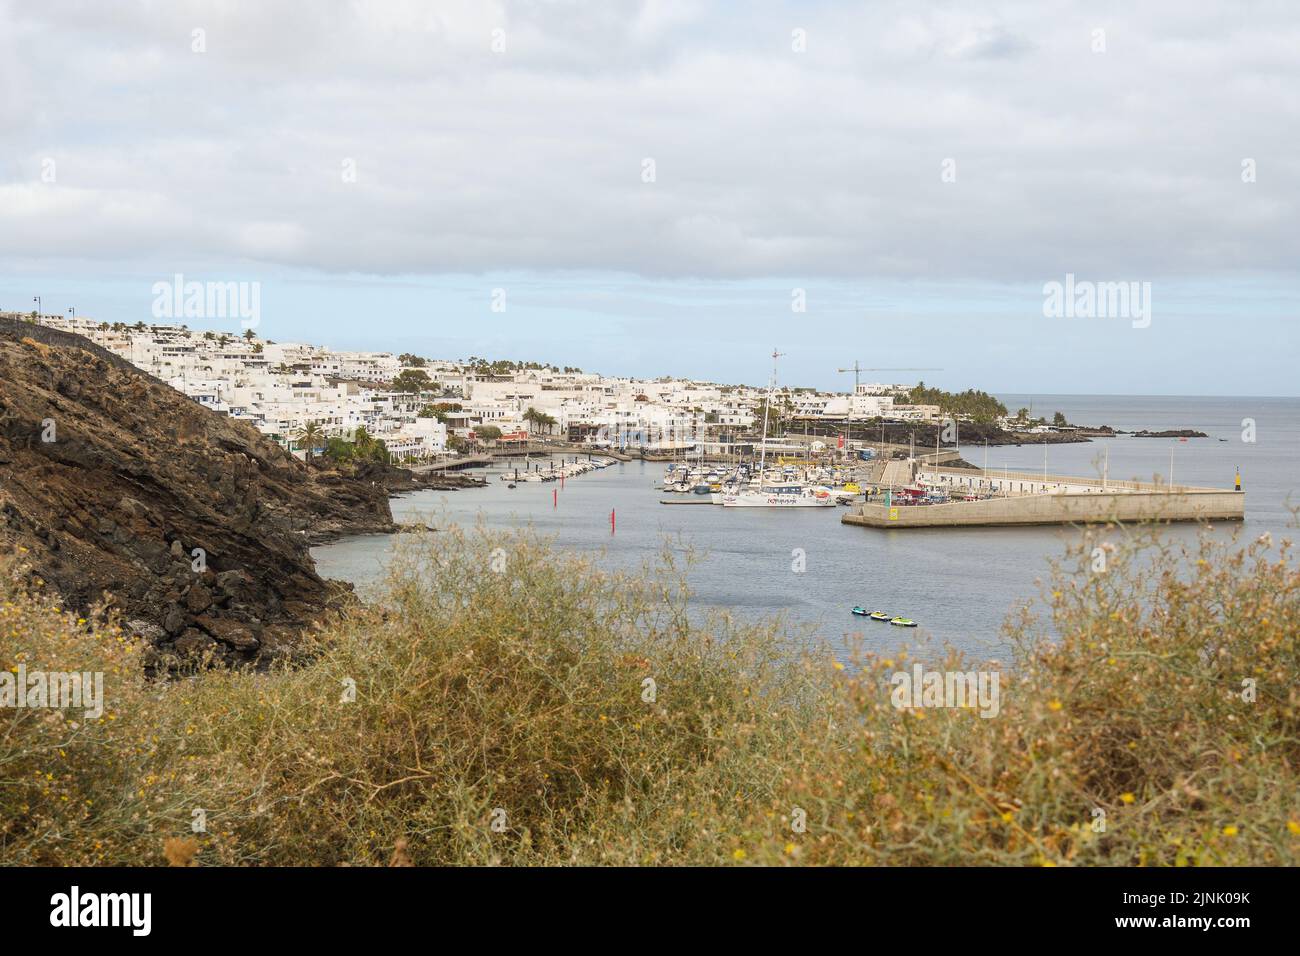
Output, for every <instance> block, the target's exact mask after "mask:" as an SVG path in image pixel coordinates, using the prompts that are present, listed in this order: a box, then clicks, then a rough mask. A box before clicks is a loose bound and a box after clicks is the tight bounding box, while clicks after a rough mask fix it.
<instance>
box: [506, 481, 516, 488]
mask: <svg viewBox="0 0 1300 956" xmlns="http://www.w3.org/2000/svg"><path fill="white" fill-rule="evenodd" d="M514 486H515V483H514V482H513V481H512V482H510V484H508V485H506V487H507V488H513V487H514Z"/></svg>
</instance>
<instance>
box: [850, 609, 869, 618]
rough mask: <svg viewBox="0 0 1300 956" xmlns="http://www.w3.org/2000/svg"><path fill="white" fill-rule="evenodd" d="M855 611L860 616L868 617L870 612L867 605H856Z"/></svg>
mask: <svg viewBox="0 0 1300 956" xmlns="http://www.w3.org/2000/svg"><path fill="white" fill-rule="evenodd" d="M853 613H854V614H856V615H857V616H858V617H866V616H867V615H868V613H869V612H868V611H867V609H866V608H865V607H855V608H854V609H853Z"/></svg>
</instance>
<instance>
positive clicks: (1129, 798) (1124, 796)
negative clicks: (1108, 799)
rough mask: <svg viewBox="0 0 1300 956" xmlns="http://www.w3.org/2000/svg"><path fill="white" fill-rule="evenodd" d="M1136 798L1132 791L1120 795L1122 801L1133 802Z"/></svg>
mask: <svg viewBox="0 0 1300 956" xmlns="http://www.w3.org/2000/svg"><path fill="white" fill-rule="evenodd" d="M1135 799H1136V798H1135V797H1134V796H1133V794H1131V793H1121V794H1120V795H1119V802H1120V803H1132V802H1133V801H1134V800H1135Z"/></svg>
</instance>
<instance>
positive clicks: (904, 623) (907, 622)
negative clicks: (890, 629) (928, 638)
mask: <svg viewBox="0 0 1300 956" xmlns="http://www.w3.org/2000/svg"><path fill="white" fill-rule="evenodd" d="M889 623H890V624H892V625H894V627H916V622H915V621H913V620H912V619H911V618H910V617H896V618H893V619H892V620H891V621H890V622H889Z"/></svg>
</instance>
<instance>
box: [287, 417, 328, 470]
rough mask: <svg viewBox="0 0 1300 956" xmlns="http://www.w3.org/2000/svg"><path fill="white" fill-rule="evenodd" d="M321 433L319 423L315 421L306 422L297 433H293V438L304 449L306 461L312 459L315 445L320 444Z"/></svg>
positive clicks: (322, 433)
mask: <svg viewBox="0 0 1300 956" xmlns="http://www.w3.org/2000/svg"><path fill="white" fill-rule="evenodd" d="M323 435H324V432H322V431H321V427H320V425H318V424H317V423H316V422H308V423H307V424H306V425H303V426H302V428H300V429H298V433H297V434H296V435H294V439H295V440H296V441H297V442H298V444H300V445H301V446H302V447H303V449H304V450H305V451H306V453H307V460H308V461H311V460H312V456H313V455H314V454H315V452H316V447H317V446H318V445H319V444H320V440H321V438H322V436H323Z"/></svg>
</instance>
